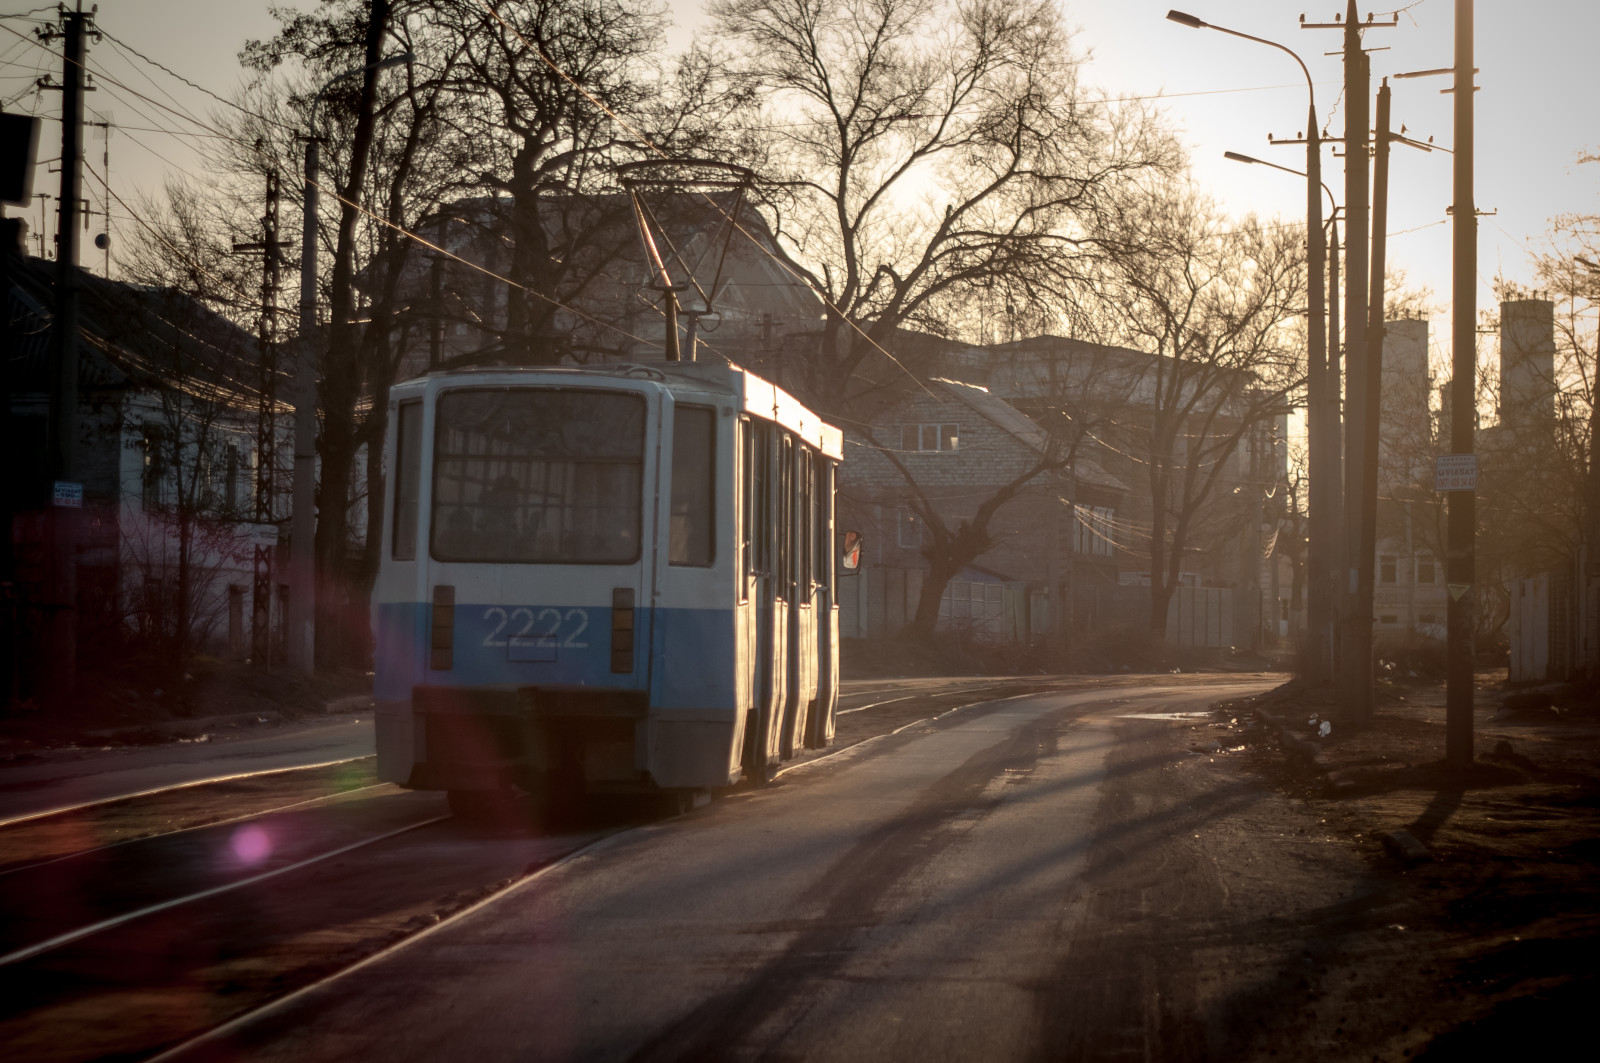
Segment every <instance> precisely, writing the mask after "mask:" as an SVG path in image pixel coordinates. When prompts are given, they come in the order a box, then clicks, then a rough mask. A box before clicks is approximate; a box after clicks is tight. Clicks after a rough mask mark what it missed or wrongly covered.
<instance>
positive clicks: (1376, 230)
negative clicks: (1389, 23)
mask: <svg viewBox="0 0 1600 1063" xmlns="http://www.w3.org/2000/svg"><path fill="white" fill-rule="evenodd" d="M1372 187H1373V197H1372V269H1371V270H1370V271H1369V273H1368V282H1369V284H1370V289H1369V291H1368V293H1367V328H1366V339H1367V350H1366V358H1365V362H1366V367H1365V375H1364V378H1363V379H1362V380H1361V382H1360V383H1361V395H1362V400H1361V402H1362V406H1363V407H1364V408H1365V411H1366V416H1365V419H1364V422H1363V433H1362V443H1361V480H1360V483H1361V493H1360V496H1359V497H1360V506H1359V507H1358V508H1359V510H1360V520H1359V522H1358V523H1359V527H1360V535H1359V537H1358V540H1357V547H1356V548H1357V550H1358V554H1357V557H1358V558H1359V559H1360V563H1359V564H1358V565H1357V566H1356V576H1357V582H1356V600H1355V607H1354V611H1353V613H1352V617H1351V620H1352V624H1351V630H1352V633H1353V635H1354V640H1353V641H1354V642H1355V645H1356V647H1357V648H1358V650H1360V651H1364V652H1358V653H1357V654H1356V655H1355V656H1356V657H1357V659H1356V660H1355V661H1352V662H1351V663H1352V667H1351V672H1352V675H1354V674H1355V673H1357V672H1360V673H1361V676H1360V684H1359V687H1357V688H1356V689H1355V690H1354V691H1353V694H1354V695H1355V696H1354V699H1353V704H1352V705H1351V709H1352V715H1354V716H1355V718H1356V720H1357V721H1358V722H1361V723H1366V722H1368V721H1369V720H1371V719H1372V613H1373V590H1374V587H1373V576H1374V573H1373V567H1374V566H1375V565H1376V563H1377V557H1376V555H1377V552H1378V444H1379V437H1380V427H1381V425H1380V422H1381V420H1382V411H1383V400H1382V396H1383V337H1384V322H1383V318H1384V298H1383V290H1384V270H1385V267H1386V263H1385V251H1386V248H1387V240H1386V236H1387V232H1386V230H1387V228H1388V224H1389V79H1388V78H1385V79H1384V81H1383V85H1382V87H1381V88H1379V89H1378V127H1377V132H1376V135H1375V139H1374V146H1373V162H1372ZM1358 665H1359V666H1360V667H1357V666H1358Z"/></svg>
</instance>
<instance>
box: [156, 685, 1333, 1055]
mask: <svg viewBox="0 0 1600 1063" xmlns="http://www.w3.org/2000/svg"><path fill="white" fill-rule="evenodd" d="M1278 681H1279V677H1248V678H1247V677H1220V676H1214V677H1191V676H1185V677H1181V679H1180V678H1179V677H1172V681H1171V682H1167V681H1164V680H1163V679H1162V678H1161V677H1156V678H1154V679H1152V680H1151V681H1150V682H1148V683H1145V684H1141V685H1138V686H1121V687H1117V688H1101V689H1090V690H1081V689H1080V690H1078V691H1074V692H1070V693H1054V694H1030V695H1023V696H1020V697H1015V698H1010V699H1006V700H1002V701H996V702H991V703H988V704H985V705H980V706H976V707H971V708H966V709H963V710H962V711H960V712H958V713H955V714H952V715H949V716H946V717H943V718H941V719H938V720H936V721H934V722H931V723H927V724H922V725H914V726H911V727H909V728H908V729H906V730H903V731H900V732H899V733H896V734H892V735H888V736H885V737H882V738H879V739H876V740H873V741H867V742H863V743H861V744H859V745H856V746H852V747H850V748H848V749H845V750H843V751H842V752H840V753H839V754H837V755H835V756H832V757H829V758H824V759H821V760H817V761H814V762H812V763H809V764H806V765H803V766H801V767H799V768H797V769H796V770H793V771H791V772H789V773H788V774H786V775H785V776H784V777H783V778H781V779H780V780H779V781H778V783H777V784H776V785H774V786H771V787H769V788H767V789H764V790H760V791H755V792H750V793H746V794H740V795H735V796H732V797H729V798H727V799H724V800H721V801H717V802H714V803H712V804H711V805H710V806H707V807H705V808H702V809H700V810H698V811H697V812H694V813H691V814H689V815H687V816H683V817H679V818H677V819H674V820H670V821H665V822H661V823H656V824H653V825H649V826H645V827H642V828H638V829H634V830H630V831H626V832H624V833H622V834H618V835H615V836H613V837H611V838H608V839H606V840H604V841H601V842H600V843H598V844H597V845H595V846H593V847H591V848H588V849H584V850H581V851H579V852H578V853H576V854H575V855H573V856H572V857H569V858H567V859H565V860H562V861H559V862H557V863H555V864H554V865H552V866H550V867H549V868H547V869H545V870H544V871H542V872H540V873H538V874H536V875H534V876H532V877H530V878H528V879H526V880H524V881H523V882H522V883H520V884H519V885H517V886H514V887H513V888H512V889H510V890H508V891H507V892H505V893H503V894H500V895H499V896H498V897H496V898H494V899H493V900H491V901H490V902H489V903H487V904H485V905H484V906H482V907H480V908H477V909H471V910H469V911H468V912H467V913H465V914H464V915H462V916H460V917H459V918H456V919H453V920H450V921H446V922H444V923H442V924H440V925H438V926H436V927H435V928H433V929H432V930H430V931H425V932H423V933H421V934H418V935H416V936H415V937H413V938H411V939H409V940H408V941H407V942H405V943H404V944H403V945H401V946H400V947H398V948H396V949H394V950H391V951H388V952H385V953H381V954H378V955H377V956H375V957H374V958H372V959H371V960H369V961H368V962H366V963H364V964H362V965H359V966H357V967H356V968H354V969H351V970H349V971H346V972H344V973H343V974H341V975H338V976H336V977H334V978H332V979H330V980H328V981H326V982H323V983H320V984H318V985H315V986H312V987H310V988H308V989H307V990H304V991H302V992H300V993H297V994H294V995H291V996H290V997H288V998H286V999H285V1000H284V1001H282V1002H280V1003H279V1004H277V1005H274V1006H271V1007H269V1008H268V1009H266V1010H264V1011H258V1012H255V1013H252V1014H251V1015H249V1016H246V1017H245V1018H244V1019H242V1020H240V1021H239V1022H237V1023H233V1024H230V1025H227V1026H224V1027H222V1028H220V1029H219V1030H218V1031H217V1032H216V1035H215V1036H214V1037H212V1038H211V1039H209V1040H206V1041H203V1042H200V1043H197V1044H192V1045H190V1046H188V1047H187V1048H184V1049H180V1050H179V1051H178V1052H177V1053H175V1057H176V1058H182V1059H212V1058H215V1059H241V1058H242V1059H252V1060H297V1061H298V1060H334V1059H338V1060H346V1059H351V1058H375V1059H376V1058H385V1059H401V1060H445V1061H452V1060H471V1061H473V1063H486V1061H489V1060H502V1059H504V1060H511V1059H515V1060H539V1059H556V1060H567V1059H583V1060H590V1059H596V1060H602V1059H642V1060H657V1059H660V1060H669V1059H671V1060H676V1059H755V1058H768V1057H776V1058H784V1059H885V1060H917V1061H918V1063H922V1061H927V1060H944V1059H951V1060H954V1059H961V1060H970V1059H975V1058H980V1059H1027V1058H1041V1059H1043V1058H1106V1059H1111V1058H1123V1057H1127V1056H1133V1057H1136V1058H1164V1059H1176V1058H1201V1057H1203V1056H1207V1055H1210V1056H1211V1057H1212V1058H1216V1057H1215V1054H1214V1053H1215V1052H1216V1050H1217V1045H1218V1040H1217V1038H1218V1034H1217V1032H1216V1030H1215V1029H1213V1030H1212V1032H1211V1034H1210V1041H1209V1042H1208V1041H1207V1036H1208V1035H1207V1029H1208V1024H1209V1026H1210V1027H1216V1026H1217V1025H1218V1024H1219V1023H1221V1022H1223V1021H1224V1019H1225V1018H1226V1014H1225V1013H1226V1009H1225V1008H1224V1009H1221V1010H1219V1009H1218V1008H1217V1007H1211V1006H1208V1005H1206V1004H1205V1003H1204V999H1203V997H1204V995H1203V994H1197V991H1196V986H1197V985H1198V984H1199V981H1200V980H1199V978H1198V977H1197V975H1196V972H1195V970H1194V969H1193V966H1192V964H1191V965H1190V966H1189V967H1187V968H1185V966H1184V964H1185V963H1187V962H1188V961H1190V960H1191V959H1192V958H1193V957H1192V950H1193V949H1195V948H1198V947H1199V946H1198V944H1197V943H1196V942H1197V939H1196V938H1195V936H1194V935H1191V934H1185V935H1180V936H1179V937H1178V938H1176V939H1175V940H1177V941H1179V942H1183V943H1186V944H1185V945H1184V947H1185V948H1187V949H1189V950H1191V954H1190V955H1181V954H1179V949H1178V947H1177V946H1174V945H1173V944H1172V940H1173V939H1168V938H1166V937H1162V938H1159V939H1147V938H1146V937H1143V936H1141V933H1142V931H1141V927H1142V925H1143V924H1145V923H1146V922H1147V921H1150V920H1155V919H1159V920H1161V921H1164V922H1168V923H1172V924H1173V925H1184V924H1189V925H1192V924H1193V923H1194V922H1195V920H1198V919H1204V920H1210V921H1211V922H1213V923H1214V922H1215V921H1216V920H1217V919H1218V918H1219V916H1218V911H1219V910H1225V909H1226V908H1227V905H1228V904H1229V900H1228V898H1229V889H1228V884H1227V882H1226V881H1225V879H1226V878H1227V875H1224V872H1223V871H1222V868H1221V865H1219V864H1218V863H1217V860H1216V858H1215V856H1214V855H1213V853H1212V852H1210V851H1209V850H1208V848H1207V846H1206V845H1205V844H1203V843H1200V842H1199V841H1198V839H1200V836H1201V835H1200V829H1201V827H1202V825H1204V826H1205V827H1206V829H1208V830H1209V829H1210V827H1211V825H1212V824H1213V822H1214V821H1217V820H1221V819H1224V818H1226V817H1230V816H1233V817H1236V816H1237V815H1239V814H1241V813H1242V812H1244V811H1247V810H1248V809H1250V808H1251V807H1253V806H1254V805H1255V804H1256V803H1257V802H1259V801H1261V800H1263V796H1262V792H1261V791H1260V790H1259V789H1258V788H1252V787H1250V786H1247V785H1244V784H1241V783H1239V782H1238V780H1237V775H1236V773H1232V772H1222V771H1219V770H1211V771H1209V773H1208V771H1207V766H1208V765H1212V764H1213V758H1208V757H1207V756H1205V755H1203V754H1196V753H1195V752H1193V751H1192V750H1190V749H1188V748H1186V741H1188V739H1189V734H1190V730H1189V721H1186V720H1185V719H1184V718H1183V717H1182V716H1181V715H1175V714H1181V713H1184V712H1197V711H1199V710H1202V709H1204V708H1205V707H1206V705H1208V704H1210V703H1211V702H1213V701H1216V700H1217V699H1220V698H1225V697H1237V696H1242V695H1246V694H1251V693H1256V692H1260V691H1263V690H1266V689H1268V688H1270V687H1271V686H1273V685H1275V684H1276V683H1277V682H1278ZM1191 826H1193V827H1194V828H1195V829H1194V831H1193V832H1192V833H1193V839H1194V840H1193V841H1191V838H1190V834H1191V831H1190V829H1189V828H1190V827H1191ZM1251 851H1252V850H1251V849H1250V848H1248V847H1245V848H1243V849H1240V848H1238V847H1237V846H1236V847H1235V849H1234V852H1233V857H1234V863H1236V864H1245V863H1248V862H1249V853H1250V852H1251ZM1241 854H1243V855H1241ZM1291 863H1292V861H1291ZM1293 873H1294V867H1292V866H1288V867H1286V868H1285V870H1284V872H1283V874H1281V875H1277V876H1276V881H1275V885H1274V889H1275V890H1277V889H1279V888H1281V887H1283V886H1284V885H1286V883H1285V882H1284V875H1289V876H1291V877H1292V874H1293ZM1300 873H1301V874H1302V875H1303V876H1307V877H1306V882H1307V883H1313V882H1319V881H1323V880H1324V879H1327V880H1328V881H1332V880H1333V879H1332V878H1330V877H1329V876H1326V875H1323V876H1320V877H1318V876H1317V875H1316V874H1315V869H1314V868H1312V869H1310V871H1307V868H1305V867H1301V868H1300ZM1234 874H1237V872H1233V871H1230V872H1228V875H1234ZM1334 877H1337V876H1334ZM1240 884H1241V885H1247V883H1243V882H1242V881H1241V883H1240ZM375 885H377V884H375ZM1287 885H1288V886H1289V887H1290V888H1291V890H1293V889H1294V883H1293V882H1289V883H1287ZM1243 892H1248V891H1243ZM1322 892H1323V893H1325V892H1326V891H1325V890H1324V891H1322ZM1330 900H1331V898H1328V897H1326V896H1323V895H1322V893H1319V892H1318V890H1316V889H1312V888H1309V886H1308V888H1305V889H1301V890H1300V891H1299V893H1298V896H1297V897H1296V896H1295V895H1293V894H1291V899H1290V900H1289V901H1288V902H1285V901H1284V900H1283V899H1282V897H1276V896H1275V899H1274V900H1273V902H1272V903H1274V904H1276V905H1278V906H1280V907H1282V906H1284V905H1285V904H1286V903H1287V906H1288V907H1290V908H1293V907H1294V905H1295V904H1296V903H1300V904H1308V905H1309V904H1318V903H1324V902H1328V901H1330ZM1253 919H1255V914H1253V913H1252V914H1250V915H1249V918H1248V919H1246V921H1245V927H1246V929H1245V930H1243V931H1233V932H1230V933H1233V934H1234V936H1235V937H1236V938H1238V940H1237V941H1236V942H1234V944H1233V946H1231V947H1233V948H1234V949H1235V951H1236V952H1238V951H1239V950H1254V952H1253V953H1252V956H1253V960H1252V962H1253V963H1258V964H1265V965H1266V966H1267V967H1268V968H1271V967H1273V966H1281V964H1282V963H1286V962H1287V961H1286V960H1283V958H1282V957H1278V956H1274V955H1269V954H1267V952H1270V949H1268V950H1267V952H1263V951H1262V950H1263V949H1264V948H1266V946H1263V945H1261V944H1260V943H1258V942H1253V941H1250V940H1248V939H1247V938H1246V937H1243V936H1240V935H1241V934H1246V933H1248V926H1249V925H1250V920H1253ZM1119 941H1126V942H1129V943H1131V944H1130V947H1129V948H1127V949H1119V946H1118V942H1119ZM1132 944H1137V945H1138V947H1132ZM1208 947H1210V948H1213V949H1215V948H1217V947H1219V946H1218V943H1217V941H1211V943H1210V945H1209V946H1208ZM1168 952H1170V953H1172V955H1170V956H1165V957H1164V954H1165V953H1168ZM1240 958H1241V956H1239V955H1236V956H1234V957H1233V960H1234V961H1235V962H1237V961H1238V960H1240ZM1219 969H1221V968H1219ZM1164 994H1165V996H1164ZM1174 998H1176V1000H1177V1001H1178V1002H1179V1003H1174ZM1175 1008H1176V1009H1177V1010H1176V1011H1174V1009H1175ZM163 1058H166V1057H163Z"/></svg>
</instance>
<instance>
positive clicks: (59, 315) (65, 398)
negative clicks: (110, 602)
mask: <svg viewBox="0 0 1600 1063" xmlns="http://www.w3.org/2000/svg"><path fill="white" fill-rule="evenodd" d="M93 18H94V16H93V15H92V14H86V13H85V12H84V10H83V0H78V7H77V10H75V11H63V12H61V38H62V42H63V45H64V47H63V52H62V54H63V62H62V70H61V195H60V197H59V200H58V204H57V205H58V207H59V210H60V215H59V222H58V226H57V230H56V281H55V319H54V320H53V321H52V322H51V325H50V354H51V359H50V360H51V364H52V366H53V368H54V375H53V377H52V380H51V388H50V477H51V479H52V480H53V481H54V482H55V483H58V484H61V485H62V487H61V488H55V489H53V490H52V496H55V495H58V494H59V495H60V497H59V498H57V497H52V500H51V501H52V503H54V504H52V505H51V507H50V515H51V520H50V528H51V535H50V552H51V566H50V568H51V579H50V600H49V603H48V616H49V620H48V622H47V623H48V627H47V631H48V634H47V646H48V649H47V651H46V656H47V660H46V662H45V668H46V674H47V676H48V679H47V682H46V686H47V688H48V689H49V690H50V691H51V694H52V695H53V696H54V697H57V698H60V697H67V696H70V695H71V694H72V693H73V691H74V690H75V689H76V687H77V675H78V610H77V604H78V602H77V598H78V587H77V584H78V580H77V575H78V572H77V569H78V563H77V562H78V557H77V555H78V548H79V542H80V538H81V524H82V522H81V521H80V520H79V519H78V518H79V517H80V515H81V514H82V509H81V506H82V504H83V485H82V483H81V482H80V481H79V480H78V453H77V451H78V448H77V441H78V300H79V293H80V286H81V281H80V277H79V274H78V210H79V206H80V204H81V203H82V200H83V94H84V91H85V88H84V65H83V63H84V50H85V43H86V41H85V38H86V36H87V34H88V33H89V32H91V27H92V26H93ZM74 489H75V490H76V495H75V497H76V505H72V504H70V503H71V500H72V499H73V497H74V494H73V492H74Z"/></svg>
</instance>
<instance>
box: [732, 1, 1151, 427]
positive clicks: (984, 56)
mask: <svg viewBox="0 0 1600 1063" xmlns="http://www.w3.org/2000/svg"><path fill="white" fill-rule="evenodd" d="M708 10H709V11H710V13H711V15H712V18H713V20H714V32H716V33H717V34H718V35H719V36H720V37H721V38H722V39H723V40H725V41H728V42H730V46H731V47H733V48H734V49H736V52H737V61H736V64H737V65H736V70H737V72H738V73H739V75H740V76H741V77H743V78H744V79H745V80H746V81H747V82H748V83H749V84H750V85H753V86H757V87H759V89H760V92H759V94H758V96H757V97H756V98H757V99H758V100H759V101H760V106H761V113H760V115H759V116H752V117H751V119H750V120H751V121H752V122H755V121H757V120H758V119H759V121H761V122H762V123H763V124H764V125H765V126H766V129H767V132H766V134H765V143H766V152H767V160H766V162H765V164H764V168H763V172H762V176H763V178H764V182H763V186H762V187H763V189H764V191H765V193H766V195H767V205H768V209H769V211H770V212H771V214H772V215H773V217H774V218H775V219H776V225H775V228H774V231H775V232H777V233H778V234H779V236H780V238H782V239H783V240H784V241H786V245H787V246H788V247H791V248H792V249H793V251H794V256H795V258H796V260H797V261H798V262H800V263H801V264H802V265H801V267H800V268H801V270H802V272H803V273H804V274H805V276H806V279H807V280H808V281H809V283H810V284H811V285H812V286H813V287H814V288H815V289H816V290H817V291H818V292H820V293H821V294H822V295H823V296H824V297H825V299H826V300H827V311H826V317H825V320H824V323H823V328H822V335H821V340H820V346H819V350H818V352H817V355H816V357H815V358H814V359H812V360H810V361H809V362H808V363H806V364H801V365H788V366H785V367H784V369H783V372H782V373H781V374H779V375H780V376H781V377H782V378H783V379H784V382H785V383H786V384H787V385H788V386H790V387H791V388H793V389H794V390H796V391H798V392H800V393H801V394H802V395H804V396H805V397H806V398H808V399H809V400H810V401H812V402H813V403H816V404H818V405H820V406H822V407H823V408H825V409H827V410H830V411H832V412H834V413H836V414H837V413H843V412H844V411H845V410H846V409H848V408H849V407H850V406H851V405H852V404H853V403H854V402H855V400H857V399H858V398H860V397H862V396H864V395H870V394H872V393H873V392H874V391H875V390H877V389H879V388H881V387H882V386H883V385H884V384H885V383H889V382H892V381H894V380H895V379H897V378H898V377H899V376H900V374H899V371H898V370H897V369H896V368H895V367H894V366H893V365H892V364H890V363H889V362H888V361H887V360H886V359H885V358H884V356H883V354H882V353H881V352H885V351H893V350H894V349H895V342H894V341H895V338H896V336H897V332H898V330H900V329H901V328H902V327H908V328H916V329H920V330H922V331H924V332H933V333H937V334H944V335H948V334H950V333H951V332H952V331H954V330H955V329H956V328H957V327H958V326H959V314H960V311H961V310H962V309H963V301H962V297H964V296H967V295H970V293H972V292H973V291H974V290H980V289H989V290H994V289H1000V290H1004V291H1006V292H1008V293H1009V294H1008V301H1009V302H1012V303H1013V304H1025V305H1029V306H1047V307H1049V308H1051V310H1052V312H1055V310H1056V308H1058V307H1059V306H1060V305H1061V304H1062V303H1064V302H1070V301H1071V299H1072V298H1073V297H1074V295H1075V293H1076V291H1077V285H1078V284H1079V283H1080V282H1081V280H1082V279H1083V277H1084V272H1085V271H1084V268H1083V261H1082V260H1083V259H1084V258H1085V256H1086V253H1087V252H1086V250H1085V249H1086V246H1087V244H1086V236H1087V234H1088V232H1089V231H1090V230H1091V229H1093V228H1095V227H1096V221H1095V219H1096V218H1097V217H1098V216H1099V215H1100V214H1101V213H1102V212H1104V211H1106V210H1107V209H1108V206H1109V204H1110V203H1111V202H1112V201H1113V200H1115V199H1116V198H1117V197H1118V196H1119V195H1120V194H1121V193H1122V192H1123V191H1124V190H1125V189H1126V187H1127V186H1128V184H1129V181H1128V178H1129V176H1130V175H1133V174H1137V173H1140V172H1144V171H1147V170H1151V169H1161V168H1166V167H1170V166H1172V165H1174V164H1175V162H1176V156H1177V153H1176V151H1175V149H1174V148H1173V146H1172V144H1171V143H1170V141H1169V140H1167V139H1166V138H1165V137H1164V136H1162V135H1160V134H1159V133H1158V132H1157V131H1156V130H1155V128H1154V126H1153V124H1152V123H1151V122H1150V121H1149V120H1148V118H1147V116H1146V115H1145V114H1144V113H1143V112H1142V111H1139V110H1137V109H1118V108H1117V107H1115V106H1113V105H1111V104H1108V103H1106V102H1104V101H1100V100H1094V99H1091V98H1090V96H1089V94H1088V93H1087V92H1086V91H1085V90H1083V89H1082V87H1081V86H1080V83H1079V76H1080V74H1081V71H1082V67H1083V63H1084V59H1083V57H1082V55H1081V54H1080V53H1077V52H1075V51H1074V50H1073V48H1072V44H1071V39H1070V35H1069V34H1068V32H1067V30H1066V27H1065V25H1064V24H1063V22H1062V18H1061V14H1060V10H1059V8H1058V6H1057V5H1055V4H1054V3H1051V2H1049V0H1024V2H1022V3H1015V2H1008V0H712V2H711V4H710V5H709V8H708ZM857 412H858V413H859V411H857ZM863 419H865V418H863Z"/></svg>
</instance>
